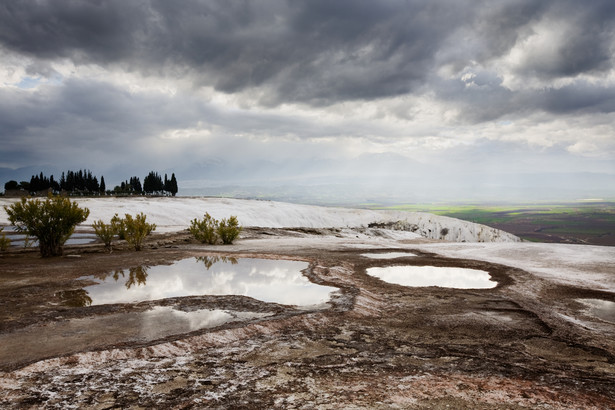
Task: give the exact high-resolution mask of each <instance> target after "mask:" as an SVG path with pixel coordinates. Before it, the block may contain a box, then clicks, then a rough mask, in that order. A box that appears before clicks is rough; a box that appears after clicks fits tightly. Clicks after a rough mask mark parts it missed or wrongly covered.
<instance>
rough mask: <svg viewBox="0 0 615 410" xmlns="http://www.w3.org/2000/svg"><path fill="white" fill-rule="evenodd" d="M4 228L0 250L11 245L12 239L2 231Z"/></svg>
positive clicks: (1, 233) (0, 240) (0, 232)
mask: <svg viewBox="0 0 615 410" xmlns="http://www.w3.org/2000/svg"><path fill="white" fill-rule="evenodd" d="M3 230H4V228H0V251H5V250H7V249H8V248H9V246H11V240H10V239H9V238H7V237H6V234H5V233H4V232H2V231H3Z"/></svg>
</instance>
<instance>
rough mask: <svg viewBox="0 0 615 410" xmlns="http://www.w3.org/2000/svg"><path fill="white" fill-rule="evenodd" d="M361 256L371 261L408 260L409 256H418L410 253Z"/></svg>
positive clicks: (364, 254) (366, 254)
mask: <svg viewBox="0 0 615 410" xmlns="http://www.w3.org/2000/svg"><path fill="white" fill-rule="evenodd" d="M361 256H364V257H366V258H370V259H395V258H406V257H409V256H416V255H415V254H413V253H408V252H387V253H362V254H361Z"/></svg>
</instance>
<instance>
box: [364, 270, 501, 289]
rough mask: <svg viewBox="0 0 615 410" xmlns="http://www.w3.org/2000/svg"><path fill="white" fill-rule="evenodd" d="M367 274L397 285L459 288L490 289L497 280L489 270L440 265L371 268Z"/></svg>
mask: <svg viewBox="0 0 615 410" xmlns="http://www.w3.org/2000/svg"><path fill="white" fill-rule="evenodd" d="M367 274H368V275H371V276H375V277H377V278H379V279H382V280H384V281H385V282H389V283H395V284H397V285H404V286H412V287H425V286H439V287H444V288H457V289H489V288H494V287H495V286H496V285H497V282H495V281H493V280H491V275H489V272H486V271H483V270H477V269H466V268H449V267H438V266H389V267H383V268H369V269H367Z"/></svg>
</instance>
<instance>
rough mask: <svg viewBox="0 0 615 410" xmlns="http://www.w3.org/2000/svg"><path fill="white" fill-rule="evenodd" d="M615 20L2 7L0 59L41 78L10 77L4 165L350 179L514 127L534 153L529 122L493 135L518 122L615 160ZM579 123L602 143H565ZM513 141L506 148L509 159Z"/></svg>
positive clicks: (609, 7) (200, 7)
mask: <svg viewBox="0 0 615 410" xmlns="http://www.w3.org/2000/svg"><path fill="white" fill-rule="evenodd" d="M614 22H615V3H613V1H612V0H592V1H591V2H578V1H576V0H545V1H535V0H500V1H497V2H494V1H490V0H436V1H429V2H426V1H422V0H421V1H419V0H405V1H402V0H388V1H361V0H359V1H357V0H336V1H325V0H314V1H309V2H296V1H289V0H263V1H259V2H249V1H228V0H227V1H221V0H220V1H200V0H186V1H182V2H181V3H175V2H170V1H166V0H143V1H139V2H126V1H123V0H108V1H94V0H92V1H65V0H39V1H36V2H30V1H21V2H20V1H15V2H2V3H1V4H0V52H2V53H5V54H6V55H10V56H13V57H15V58H14V59H13V60H11V61H12V62H11V64H17V63H14V61H18V60H19V61H21V60H20V59H22V60H23V67H20V68H19V69H21V70H22V72H23V74H20V75H21V76H22V80H28V81H33V82H34V83H35V84H34V86H33V87H32V88H31V89H28V90H26V89H25V88H26V87H25V85H24V84H21V83H19V84H17V83H11V82H10V81H9V80H6V82H5V83H4V84H3V83H2V81H1V79H0V143H2V146H3V149H2V151H1V152H0V163H1V164H3V165H9V166H15V167H17V166H21V165H29V164H37V163H38V164H40V163H48V162H54V163H57V162H62V161H65V159H66V158H67V157H70V158H71V161H75V162H79V161H83V162H85V163H78V164H76V166H87V165H88V164H87V162H88V161H89V158H90V157H89V156H88V155H90V156H91V155H92V154H91V153H92V152H93V153H95V155H96V158H97V159H102V160H104V161H105V162H106V163H108V164H111V165H109V166H115V165H117V166H122V167H127V166H128V165H127V164H131V165H130V166H133V167H137V166H139V164H147V163H151V162H152V161H157V162H159V163H160V164H163V165H164V166H166V167H172V166H173V164H175V163H178V162H182V163H183V165H185V166H186V167H187V168H190V162H191V161H192V162H194V163H196V164H198V163H199V160H200V159H202V158H204V157H207V158H205V159H203V161H205V162H206V163H215V161H216V160H217V159H219V158H216V160H212V159H211V158H210V157H215V156H220V155H223V154H224V155H227V156H228V157H229V158H230V157H231V156H235V162H241V161H242V160H245V159H246V158H247V157H248V156H249V155H256V156H259V155H260V157H259V158H256V159H255V161H256V162H254V163H253V164H257V165H254V166H256V167H260V168H262V169H270V170H274V169H275V168H276V166H277V165H276V164H278V163H280V162H284V163H287V164H290V165H289V166H288V167H289V169H290V168H293V164H299V163H303V164H304V166H305V162H301V161H298V160H297V159H298V158H301V156H302V155H303V156H304V158H302V160H303V161H308V162H310V163H316V164H320V162H319V160H321V159H322V158H323V157H324V156H325V155H326V156H327V159H326V160H324V162H323V164H327V165H326V166H327V167H329V168H331V170H332V171H331V172H333V171H334V170H335V171H336V172H338V173H343V172H342V171H343V170H344V169H345V168H344V166H346V165H347V164H346V165H344V164H342V163H341V164H340V166H339V167H338V168H335V167H332V165H331V158H335V157H336V155H338V156H340V157H341V156H343V155H346V156H350V155H351V154H349V152H352V153H354V155H355V156H357V157H360V156H361V155H364V156H363V157H360V158H363V159H365V158H373V157H370V156H369V155H374V153H378V154H382V155H384V157H386V155H387V154H388V153H391V152H394V153H397V151H398V150H400V149H403V147H408V146H410V147H411V148H412V147H413V149H419V148H420V147H421V146H422V145H421V144H428V143H427V142H425V141H430V140H435V141H438V143H441V144H443V146H445V147H449V148H446V149H453V148H450V147H455V146H459V144H461V143H460V142H459V141H458V140H462V139H463V138H465V140H463V141H462V142H463V143H464V144H470V145H471V144H476V145H472V147H474V148H475V149H470V152H472V153H473V155H474V154H475V155H476V157H480V153H481V152H486V150H487V148H485V147H486V145H485V144H481V143H477V142H476V139H480V137H478V136H475V135H482V134H488V135H489V138H492V139H493V140H494V141H495V142H493V144H496V145H498V144H502V143H501V141H499V140H498V138H504V137H505V136H499V134H498V132H500V131H502V132H510V135H509V136H508V137H509V139H508V141H509V142H507V143H506V144H512V145H514V146H516V147H517V148H519V149H521V152H523V153H525V152H526V151H527V150H528V148H527V145H521V143H519V142H518V140H523V141H524V143H525V142H526V139H527V138H532V137H523V138H526V139H525V140H524V139H523V138H520V137H519V135H521V134H523V129H522V128H514V127H512V126H511V127H510V128H509V129H497V131H494V130H493V129H492V128H490V129H487V128H486V127H487V126H488V125H492V124H491V123H492V122H494V121H498V120H502V119H505V120H517V121H518V122H523V127H525V129H527V128H531V127H532V126H534V127H539V126H544V127H543V128H545V127H546V128H548V129H549V130H551V132H552V135H548V136H546V137H545V138H546V139H547V141H546V142H544V141H541V144H547V145H548V144H551V145H550V146H552V147H556V148H557V149H559V150H561V152H558V155H559V156H560V157H562V158H563V157H567V156H570V155H571V154H570V152H569V151H566V149H568V148H570V147H571V146H572V147H574V150H576V151H575V152H594V151H597V150H598V149H599V148H600V147H606V154H605V155H607V156H608V158H609V159H611V160H612V155H613V152H612V150H613V149H615V147H613V144H612V143H609V142H608V138H604V135H608V133H609V132H612V130H613V128H612V126H609V125H608V124H607V125H605V126H604V127H603V128H601V129H600V130H599V131H597V134H596V136H595V138H596V139H595V140H593V139H592V138H593V137H594V136H592V135H589V136H587V134H586V131H587V130H588V129H592V124H593V123H598V122H599V121H598V120H596V121H592V118H593V117H591V116H592V115H596V116H597V117H596V118H598V116H601V115H604V114H609V113H612V112H614V111H615V84H613V75H614V69H615V64H614V57H613V55H615V23H614ZM67 66H68V67H69V68H68V69H67V68H66V67H67ZM73 68H74V70H73ZM7 70H8V71H10V70H13V68H10V70H9V68H7ZM69 71H70V72H69ZM94 71H95V72H96V77H94V76H92V77H88V75H90V74H91V73H92V72H94ZM83 73H85V74H83ZM11 75H13V74H11ZM15 75H17V74H15ZM123 75H125V76H126V77H127V78H129V79H128V80H127V79H126V78H122V79H119V78H120V77H122V76H123ZM27 76H29V77H27ZM37 77H42V79H38V80H37V79H36V78H37ZM11 78H12V77H11ZM32 78H34V80H32ZM133 78H134V81H135V82H136V83H137V84H135V87H129V85H133V84H129V83H130V81H133V80H132V79H133ZM39 80H40V81H39ZM156 81H160V82H161V83H162V84H161V87H160V89H163V88H164V87H167V86H168V88H169V89H171V91H170V92H163V91H160V89H157V88H156V87H154V86H152V84H153V83H155V82H156ZM26 82H27V81H26ZM144 84H145V85H144ZM19 87H21V88H19ZM211 89H213V91H211ZM220 94H222V95H223V96H224V97H228V98H229V100H232V102H231V103H228V104H227V103H225V102H220V101H223V100H224V99H223V98H219V99H218V100H216V98H217V97H220ZM212 95H213V96H214V97H212ZM208 98H211V99H208ZM238 107H241V108H238ZM289 107H290V108H289ZM276 109H279V110H276ZM285 109H286V110H287V111H284V110H285ZM536 113H539V114H540V115H537V114H536ZM575 116H583V119H582V120H578V121H577V120H576V117H575ZM324 117H326V118H324ZM534 117H535V118H539V119H536V120H531V119H530V120H527V118H534ZM425 118H426V119H425ZM520 120H523V121H520ZM421 121H424V122H421ZM531 121H535V122H533V123H531ZM542 121H545V122H546V123H548V124H547V125H544V124H543V123H541V122H542ZM600 121H603V122H604V119H601V120H600ZM511 122H512V121H511ZM570 124H576V126H579V127H580V128H579V133H583V135H584V138H587V139H588V141H583V144H575V142H578V141H571V140H570V137H568V136H566V137H562V136H561V135H560V134H565V132H560V130H558V129H556V128H557V127H558V126H560V125H561V126H562V127H564V128H565V127H567V126H568V125H570ZM579 124H580V125H579ZM587 124H589V125H587ZM457 125H459V126H460V128H459V129H452V128H453V127H454V126H457ZM472 126H474V127H475V128H471V129H470V128H463V127H472ZM549 127H550V128H549ZM609 127H610V128H609ZM178 130H179V131H178ZM176 131H177V132H180V134H181V135H180V136H179V137H177V138H175V137H173V138H167V137H168V136H167V135H166V134H167V133H173V132H176ZM564 131H565V130H564ZM461 134H463V136H460V135H461ZM530 134H531V133H530ZM174 138H175V139H174ZM344 138H347V140H344ZM549 138H550V139H549ZM558 138H560V139H558ZM313 140H320V141H325V142H322V145H317V144H316V143H313ZM272 141H273V142H272ZM349 141H352V142H349ZM510 141H515V142H510ZM596 141H598V142H596ZM604 141H606V142H604ZM302 144H303V145H302ZM310 144H313V145H310ZM353 144H356V146H357V148H355V149H354V151H353V149H350V148H354V147H350V148H349V146H350V145H353ZM404 144H405V145H404ZM600 144H602V145H600ZM528 145H531V144H528ZM539 145H540V144H539ZM498 146H501V145H498ZM229 147H230V148H229ZM306 147H308V148H306ZM323 147H325V148H323ZM365 147H367V148H365ZM400 147H402V148H400ZM417 147H418V148H417ZM508 148H509V145H506V149H502V150H498V149H493V151H490V152H489V155H491V156H492V157H493V158H495V160H494V164H498V163H501V162H502V159H503V158H510V155H508V153H510V150H509V149H508ZM362 149H364V150H363V151H362ZM444 149H445V148H442V147H438V148H437V150H444ZM592 149H593V150H594V151H591V150H592ZM319 150H320V152H319ZM328 150H330V151H328ZM434 150H436V148H434ZM88 152H89V153H90V154H88ZM464 152H465V151H464ZM255 153H256V154H255ZM365 155H367V156H365ZM447 155H448V154H447ZM468 155H469V154H468ZM523 155H524V154H520V155H519V157H523ZM545 155H553V153H552V152H547V153H545ZM270 157H271V158H270ZM404 158H406V157H404V156H401V159H400V161H401V162H403V161H404ZM442 158H444V156H443V157H442ZM447 158H450V156H449V157H447ZM472 158H475V157H472ZM227 159H228V158H227ZM208 161H209V162H208ZM211 161H213V162H211ZM258 161H261V162H258ZM442 161H444V162H440V163H439V164H440V166H446V161H445V160H442ZM340 162H343V161H342V159H340ZM372 162H377V161H372ZM470 162H472V161H470ZM565 162H566V161H562V162H561V163H565ZM265 163H266V164H268V165H266V166H265V165H263V164H265ZM379 163H381V164H382V166H381V168H382V167H384V168H383V169H386V171H387V172H386V173H392V172H393V170H392V169H393V168H394V167H393V168H391V167H386V164H387V161H379ZM396 163H397V162H396ZM258 164H261V165H258ZM443 164H444V165H443ZM558 164H560V163H559V162H558ZM586 165H587V163H586V162H585V163H581V162H580V163H579V165H578V167H582V166H586ZM323 166H324V165H323ZM348 166H349V167H350V168H347V169H350V170H355V168H353V166H354V165H353V166H350V165H348ZM601 166H602V169H607V168H608V165H601ZM196 167H197V168H198V166H196ZM316 168H318V167H316ZM245 169H250V166H248V165H245V166H244V170H245ZM416 169H417V168H412V170H416ZM610 170H612V167H611V168H610ZM478 171H479V170H478ZM478 171H477V172H478ZM246 172H247V173H248V174H249V173H250V172H249V171H246ZM272 172H273V171H272ZM314 172H316V171H314ZM609 172H610V171H609ZM289 173H292V172H291V171H289ZM352 173H354V171H352ZM259 175H260V174H259Z"/></svg>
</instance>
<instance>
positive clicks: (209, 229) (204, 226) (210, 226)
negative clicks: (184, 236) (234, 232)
mask: <svg viewBox="0 0 615 410" xmlns="http://www.w3.org/2000/svg"><path fill="white" fill-rule="evenodd" d="M217 228H218V221H217V220H215V219H214V218H213V217H212V216H211V215H209V213H205V216H204V217H203V219H202V220H198V219H196V218H194V219H193V220H192V222H190V233H191V234H192V236H194V237H195V238H196V240H197V241H200V242H201V243H208V244H210V245H215V243H216V242H218V233H217V232H216V230H217Z"/></svg>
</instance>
